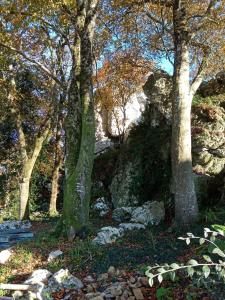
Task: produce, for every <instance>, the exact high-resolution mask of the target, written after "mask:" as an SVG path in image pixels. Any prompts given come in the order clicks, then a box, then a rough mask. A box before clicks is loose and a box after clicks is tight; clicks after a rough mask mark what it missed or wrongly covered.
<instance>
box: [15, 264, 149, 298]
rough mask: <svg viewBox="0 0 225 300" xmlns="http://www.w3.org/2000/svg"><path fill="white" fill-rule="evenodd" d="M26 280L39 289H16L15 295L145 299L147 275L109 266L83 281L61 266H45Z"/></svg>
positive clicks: (18, 296)
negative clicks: (50, 267) (51, 267)
mask: <svg viewBox="0 0 225 300" xmlns="http://www.w3.org/2000/svg"><path fill="white" fill-rule="evenodd" d="M25 283H26V284H35V285H36V286H38V291H36V292H35V293H34V292H31V291H29V292H28V294H25V293H24V294H23V293H22V292H15V293H14V299H40V300H45V299H46V300H47V299H49V300H51V299H54V297H56V298H57V299H64V300H66V299H77V300H78V299H79V300H107V299H110V300H114V299H115V300H143V299H146V296H147V294H146V293H147V289H146V287H148V279H147V277H145V276H143V275H141V274H140V273H133V274H132V275H131V273H127V272H126V271H124V270H118V269H115V268H114V267H113V266H111V267H110V268H109V269H108V271H107V273H103V274H100V275H99V276H98V277H97V278H96V276H95V275H93V276H91V275H88V276H86V277H85V278H84V279H83V282H82V281H81V280H80V279H78V278H77V277H75V276H73V275H71V274H70V273H69V271H68V270H64V269H61V270H59V271H58V272H57V273H55V274H51V273H50V272H49V271H48V270H44V269H40V270H36V271H34V272H33V273H32V274H31V276H30V277H29V278H28V280H26V281H25Z"/></svg>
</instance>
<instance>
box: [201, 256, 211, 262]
mask: <svg viewBox="0 0 225 300" xmlns="http://www.w3.org/2000/svg"><path fill="white" fill-rule="evenodd" d="M203 258H204V260H205V261H207V262H209V263H211V262H212V260H211V258H210V257H209V256H208V255H203Z"/></svg>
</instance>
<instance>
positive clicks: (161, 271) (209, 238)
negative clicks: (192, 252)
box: [146, 225, 225, 286]
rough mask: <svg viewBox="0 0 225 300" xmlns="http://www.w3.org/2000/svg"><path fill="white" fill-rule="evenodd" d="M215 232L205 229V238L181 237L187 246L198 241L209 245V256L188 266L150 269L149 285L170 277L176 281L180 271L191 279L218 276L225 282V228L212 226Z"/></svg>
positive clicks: (148, 270)
mask: <svg viewBox="0 0 225 300" xmlns="http://www.w3.org/2000/svg"><path fill="white" fill-rule="evenodd" d="M212 227H213V230H210V229H209V228H204V237H198V236H195V235H193V234H192V233H187V236H186V237H179V238H178V239H180V240H184V241H185V242H186V244H187V245H189V244H190V242H191V240H193V239H196V240H198V241H199V244H200V245H203V244H205V243H207V244H208V245H209V247H207V250H208V254H209V255H203V256H202V257H201V260H200V262H198V261H197V260H195V259H191V260H189V261H188V262H187V264H178V263H172V264H170V265H169V264H164V265H163V266H154V267H148V269H147V271H146V276H148V278H149V284H150V286H152V285H153V284H154V280H155V279H156V278H157V279H158V281H159V283H161V282H162V281H163V279H164V278H165V277H166V276H167V275H169V276H170V278H171V279H172V280H174V279H175V276H176V273H177V272H178V271H180V270H184V271H186V272H187V275H188V276H189V277H193V275H194V274H195V275H197V276H198V277H201V278H208V277H209V275H210V274H216V275H217V276H218V277H219V278H220V279H222V280H223V281H225V247H222V245H223V246H224V245H225V241H224V236H225V226H223V225H212Z"/></svg>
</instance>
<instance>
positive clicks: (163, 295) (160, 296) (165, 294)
mask: <svg viewBox="0 0 225 300" xmlns="http://www.w3.org/2000/svg"><path fill="white" fill-rule="evenodd" d="M156 298H157V300H165V299H167V300H173V298H172V289H171V288H164V287H160V288H158V289H157V291H156Z"/></svg>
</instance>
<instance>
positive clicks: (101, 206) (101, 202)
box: [93, 197, 109, 217]
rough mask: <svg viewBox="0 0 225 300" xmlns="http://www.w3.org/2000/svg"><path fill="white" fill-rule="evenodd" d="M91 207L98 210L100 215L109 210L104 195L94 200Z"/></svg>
mask: <svg viewBox="0 0 225 300" xmlns="http://www.w3.org/2000/svg"><path fill="white" fill-rule="evenodd" d="M93 209H94V210H95V211H96V212H98V214H99V216H100V217H104V216H105V215H106V214H107V213H108V212H109V206H108V204H107V203H106V201H105V198H104V197H101V198H99V199H97V200H96V203H95V204H94V207H93Z"/></svg>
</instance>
